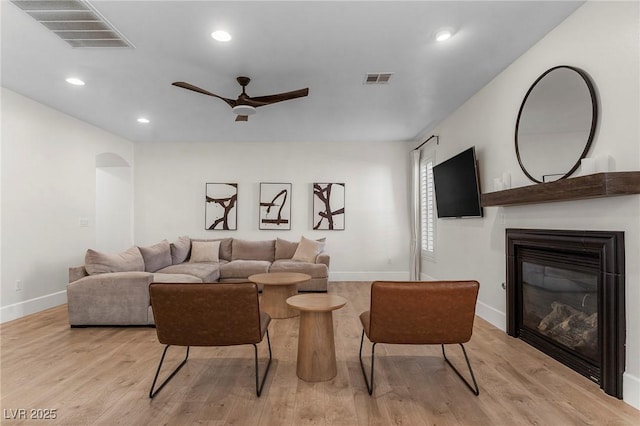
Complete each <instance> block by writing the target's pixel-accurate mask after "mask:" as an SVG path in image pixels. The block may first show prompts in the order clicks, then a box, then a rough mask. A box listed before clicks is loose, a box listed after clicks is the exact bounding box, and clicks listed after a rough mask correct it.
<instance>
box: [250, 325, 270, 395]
mask: <svg viewBox="0 0 640 426" xmlns="http://www.w3.org/2000/svg"><path fill="white" fill-rule="evenodd" d="M267 345H268V346H269V362H268V363H267V368H266V370H265V372H264V375H263V376H262V382H260V385H258V382H259V379H258V345H256V344H255V343H254V344H253V352H254V354H255V364H256V395H258V397H259V396H260V394H261V393H262V388H263V387H264V382H265V380H266V379H267V374H268V373H269V367H271V340H270V339H269V330H267Z"/></svg>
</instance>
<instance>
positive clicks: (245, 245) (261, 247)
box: [231, 238, 276, 262]
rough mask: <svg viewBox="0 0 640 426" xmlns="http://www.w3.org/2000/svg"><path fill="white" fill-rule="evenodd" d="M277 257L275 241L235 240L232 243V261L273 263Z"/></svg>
mask: <svg viewBox="0 0 640 426" xmlns="http://www.w3.org/2000/svg"><path fill="white" fill-rule="evenodd" d="M275 255H276V242H275V240H266V241H247V240H240V239H237V238H234V239H233V241H232V242H231V260H266V261H268V262H273V261H274V260H275Z"/></svg>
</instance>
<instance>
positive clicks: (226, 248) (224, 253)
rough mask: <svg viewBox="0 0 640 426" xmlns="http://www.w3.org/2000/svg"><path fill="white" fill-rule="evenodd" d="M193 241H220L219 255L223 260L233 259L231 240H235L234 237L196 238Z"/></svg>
mask: <svg viewBox="0 0 640 426" xmlns="http://www.w3.org/2000/svg"><path fill="white" fill-rule="evenodd" d="M191 241H220V253H219V254H218V257H219V258H220V259H221V260H231V242H232V241H233V238H213V239H211V238H209V239H202V238H194V239H192V240H191Z"/></svg>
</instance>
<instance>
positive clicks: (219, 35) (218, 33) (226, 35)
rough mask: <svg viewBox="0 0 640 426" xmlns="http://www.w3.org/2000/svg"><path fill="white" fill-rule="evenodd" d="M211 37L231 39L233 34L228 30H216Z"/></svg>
mask: <svg viewBox="0 0 640 426" xmlns="http://www.w3.org/2000/svg"><path fill="white" fill-rule="evenodd" d="M211 37H213V39H214V40H217V41H229V40H231V35H230V34H229V33H228V32H226V31H220V30H219V31H214V32H212V33H211Z"/></svg>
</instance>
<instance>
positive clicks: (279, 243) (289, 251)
mask: <svg viewBox="0 0 640 426" xmlns="http://www.w3.org/2000/svg"><path fill="white" fill-rule="evenodd" d="M297 248H298V243H297V242H292V241H287V240H283V239H282V238H276V260H279V259H291V258H292V257H293V255H294V254H295V253H296V249H297Z"/></svg>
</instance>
